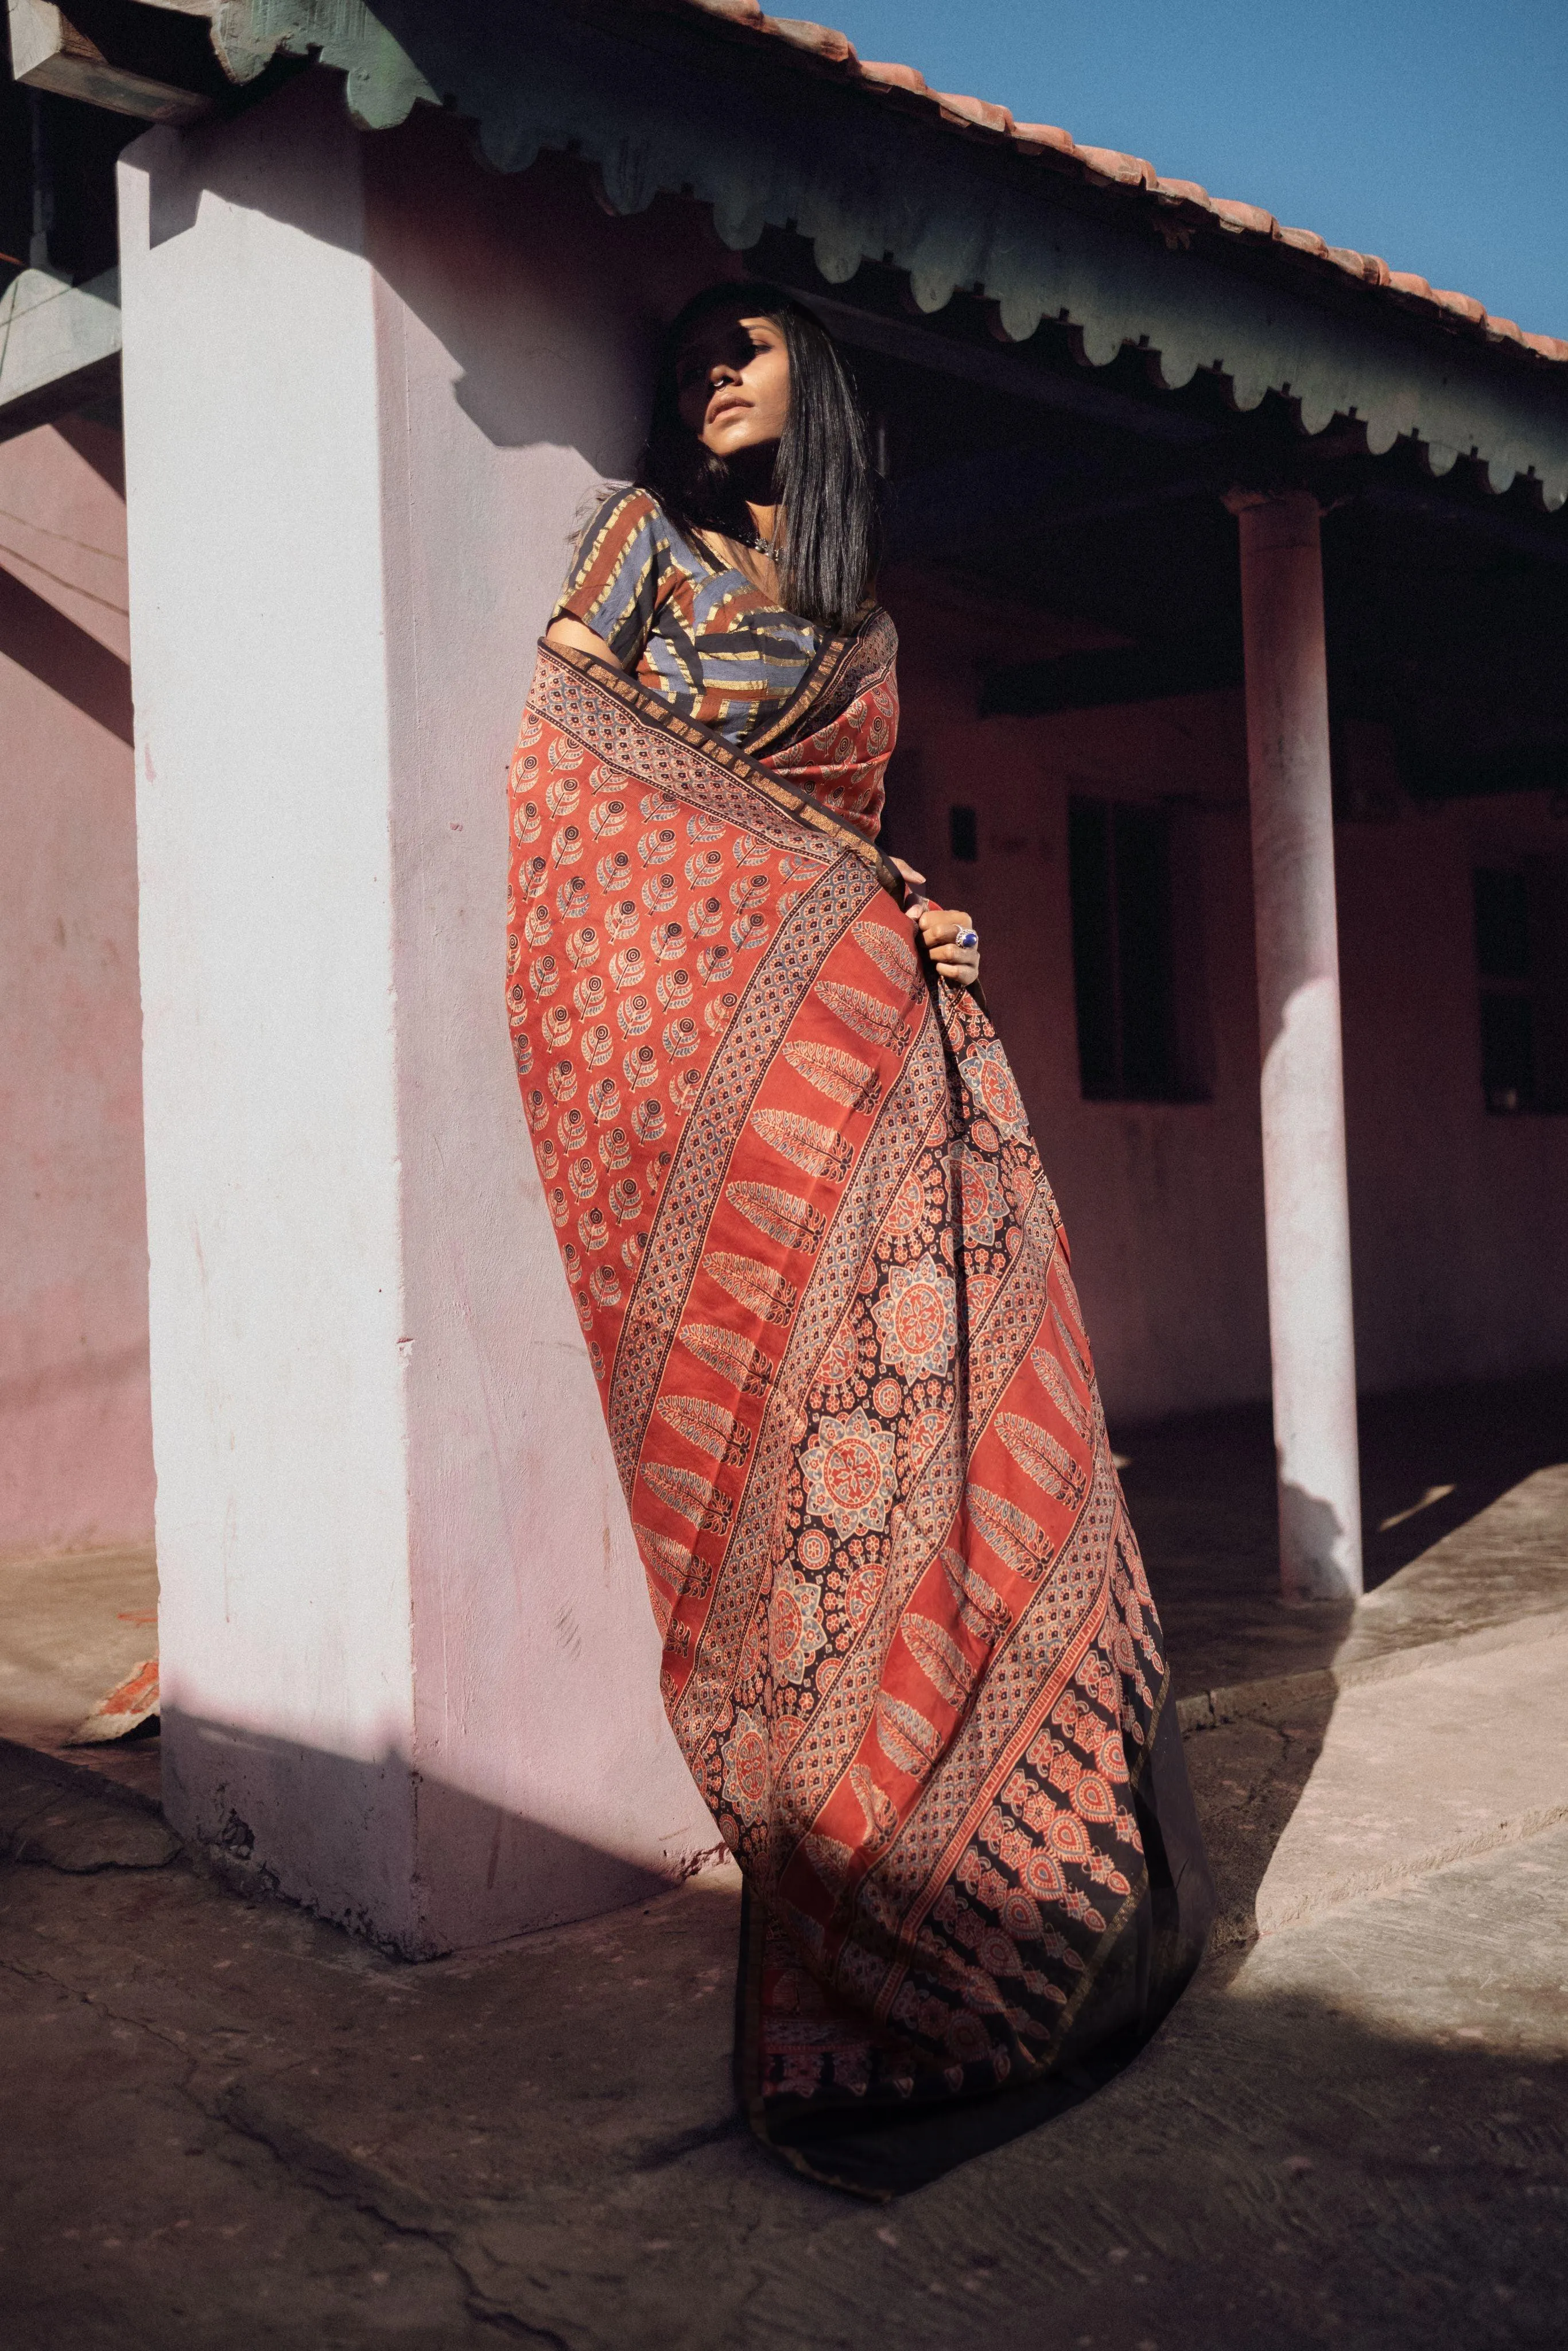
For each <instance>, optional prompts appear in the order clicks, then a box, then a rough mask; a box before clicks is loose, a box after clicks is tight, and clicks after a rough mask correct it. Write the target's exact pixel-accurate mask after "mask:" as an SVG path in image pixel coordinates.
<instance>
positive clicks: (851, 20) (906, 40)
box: [818, 0, 1568, 337]
mask: <svg viewBox="0 0 1568 2351" xmlns="http://www.w3.org/2000/svg"><path fill="white" fill-rule="evenodd" d="M818 13H819V14H820V15H821V18H822V20H823V21H824V22H825V23H828V24H831V25H836V26H838V27H839V29H840V30H841V32H845V33H847V34H848V35H849V37H850V38H851V40H852V41H853V43H854V44H855V47H856V48H857V49H858V50H859V51H860V53H861V55H862V57H896V58H899V59H901V60H902V61H903V62H904V64H906V65H913V66H917V67H918V68H920V71H921V72H922V73H923V74H924V75H925V78H926V80H927V81H929V82H931V83H933V84H934V85H935V86H936V88H937V89H957V90H967V91H968V92H970V93H971V94H972V95H974V96H977V97H980V98H988V99H998V100H999V101H1000V102H1001V103H1002V104H1003V105H1004V106H1010V107H1011V109H1012V110H1013V112H1014V114H1015V115H1017V116H1018V118H1019V120H1020V121H1029V122H1060V123H1063V124H1065V126H1066V128H1067V129H1068V130H1069V131H1071V133H1072V135H1073V137H1074V138H1075V139H1080V140H1082V141H1084V142H1085V143H1086V144H1092V145H1094V146H1101V147H1123V148H1127V149H1130V150H1131V151H1132V152H1133V153H1134V154H1137V155H1146V156H1147V157H1148V158H1149V159H1150V161H1151V162H1153V163H1154V164H1155V168H1156V169H1157V170H1158V171H1160V172H1164V173H1166V176H1167V177H1169V178H1172V179H1183V180H1197V181H1200V182H1201V183H1202V184H1203V185H1204V186H1205V187H1206V188H1207V190H1208V191H1209V193H1210V194H1211V195H1216V196H1241V197H1244V198H1246V199H1247V201H1248V202H1249V203H1251V204H1263V205H1266V206H1267V208H1268V209H1269V210H1270V212H1272V213H1274V214H1277V215H1278V216H1279V217H1280V219H1281V220H1282V221H1285V222H1287V223H1289V224H1290V225H1292V226H1296V227H1301V228H1314V229H1316V230H1317V231H1318V232H1319V233H1320V235H1323V236H1325V237H1326V238H1327V239H1328V241H1329V243H1330V244H1331V245H1351V246H1357V247H1359V249H1360V250H1361V251H1362V252H1364V253H1380V254H1381V255H1382V256H1383V257H1384V259H1385V261H1386V262H1387V263H1388V265H1389V266H1390V268H1392V269H1414V270H1418V271H1419V272H1420V274H1421V276H1422V277H1427V278H1429V279H1430V280H1431V282H1432V284H1433V285H1434V286H1447V287H1458V288H1459V289H1460V290H1461V291H1462V292H1464V293H1467V294H1474V295H1476V296H1478V297H1479V299H1480V300H1481V301H1483V302H1484V303H1485V304H1486V306H1487V308H1488V309H1489V310H1494V311H1500V312H1501V313H1502V315H1503V316H1504V317H1506V318H1511V319H1516V320H1517V321H1518V323H1519V325H1520V326H1521V327H1522V328H1524V329H1526V331H1527V332H1528V331H1534V332H1537V333H1546V334H1557V335H1563V336H1565V337H1568V0H1486V5H1479V0H1469V5H1458V0H1289V4H1288V5H1287V0H1250V5H1239V0H818Z"/></svg>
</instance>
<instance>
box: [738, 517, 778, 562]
mask: <svg viewBox="0 0 1568 2351" xmlns="http://www.w3.org/2000/svg"><path fill="white" fill-rule="evenodd" d="M729 536H730V538H732V539H734V541H735V543H736V545H737V547H746V548H749V549H751V552H752V553H753V554H754V555H764V556H766V557H767V559H768V562H769V563H777V562H778V560H779V546H780V539H779V534H778V533H775V535H774V536H773V538H763V536H762V534H761V532H760V531H759V530H758V528H757V525H756V524H755V523H754V522H748V523H744V524H743V525H742V526H741V528H739V529H738V530H732V531H731V532H730V534H729Z"/></svg>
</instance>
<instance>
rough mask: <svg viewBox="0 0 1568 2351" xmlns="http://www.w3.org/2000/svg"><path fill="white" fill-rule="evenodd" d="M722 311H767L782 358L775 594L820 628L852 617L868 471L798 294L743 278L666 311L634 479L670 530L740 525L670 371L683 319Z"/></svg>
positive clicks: (861, 439) (867, 516)
mask: <svg viewBox="0 0 1568 2351" xmlns="http://www.w3.org/2000/svg"><path fill="white" fill-rule="evenodd" d="M726 310H728V311H731V312H734V313H735V314H737V316H744V317H747V318H757V319H764V318H765V319H772V320H773V321H774V323H775V324H776V325H777V326H778V328H779V331H780V332H781V334H782V335H783V338H784V346H785V350H787V352H788V353H789V423H788V424H787V425H786V426H785V428H784V435H783V438H782V440H781V441H780V442H779V456H778V461H777V464H776V466H775V470H774V483H773V487H774V496H775V498H776V500H777V502H778V504H779V507H781V509H782V512H783V527H782V544H781V546H780V549H779V559H778V560H779V597H780V601H782V602H783V604H784V605H785V606H786V608H787V609H788V610H789V611H792V612H798V613H799V614H800V617H801V618H802V619H803V620H807V621H812V622H816V623H817V625H818V626H819V627H821V628H826V629H832V630H835V631H842V630H846V629H851V628H853V627H854V626H855V625H856V623H857V622H858V621H859V620H860V619H861V617H862V614H863V612H864V611H865V607H866V601H867V598H868V596H869V595H870V593H871V588H872V581H873V574H874V571H875V568H876V557H877V549H878V537H879V533H878V507H877V488H876V477H875V475H874V473H873V467H872V462H871V452H870V449H869V446H868V443H867V436H866V429H865V420H864V418H863V416H862V413H861V406H860V402H859V399H858V398H857V396H856V392H855V388H854V385H853V382H852V380H851V377H850V373H849V370H848V369H847V368H846V366H845V365H844V362H843V359H842V357H841V354H840V351H839V347H838V345H837V344H836V343H835V342H834V340H833V339H832V337H831V335H830V334H829V332H828V330H827V329H826V328H825V327H824V326H823V324H822V322H821V319H819V318H817V317H816V316H815V314H814V313H813V312H812V311H811V310H810V308H808V307H807V305H806V304H805V303H804V302H802V301H801V300H800V298H799V297H798V296H796V295H793V294H790V293H788V292H786V291H785V289H784V288H783V287H779V286H768V285H758V284H747V283H746V282H745V281H736V282H731V283H730V284H727V285H722V286H710V287H707V288H706V291H704V292H703V293H701V294H698V295H695V296H694V298H692V300H691V301H689V302H688V303H687V304H686V305H685V308H684V309H682V310H681V311H680V312H679V313H678V314H677V316H676V317H675V318H674V319H672V320H671V322H670V324H669V326H668V327H667V328H666V329H665V331H664V338H663V340H662V342H661V344H660V348H659V358H658V365H657V370H656V373H655V376H654V383H653V421H652V423H650V425H649V428H648V438H647V442H646V444H645V445H644V447H643V454H642V455H641V457H640V458H639V459H638V462H637V469H636V472H635V475H633V479H634V481H635V482H636V483H637V485H638V486H639V487H641V488H643V489H645V490H647V491H649V492H650V493H651V495H652V496H654V497H655V498H657V499H658V501H659V504H660V505H661V506H662V507H664V511H665V513H666V514H667V515H668V516H669V517H670V520H671V521H672V522H673V523H674V525H675V527H676V528H677V529H679V530H683V531H692V530H717V531H723V532H730V531H733V530H735V529H737V528H740V529H741V530H744V529H745V528H746V525H747V516H746V508H745V502H744V500H743V499H742V497H741V496H740V494H739V491H738V490H737V487H736V486H735V484H734V482H733V481H732V479H731V477H730V469H729V467H728V466H727V465H726V464H725V462H724V460H723V458H722V457H716V456H715V455H714V454H713V453H712V451H711V450H709V449H706V448H705V447H704V446H703V444H702V443H701V442H700V441H699V440H698V438H697V436H696V434H695V433H694V432H693V431H692V430H691V428H690V426H689V425H688V424H686V423H685V421H684V420H683V418H682V416H681V413H680V405H679V386H678V383H677V381H676V372H675V371H676V364H677V361H678V360H679V358H680V353H681V349H682V346H683V344H684V343H685V340H686V339H687V337H688V336H689V335H690V334H691V333H692V331H693V329H695V328H696V327H698V326H700V325H701V324H702V323H703V322H704V321H705V320H706V319H709V318H712V317H714V316H716V315H717V314H719V313H722V312H724V311H726Z"/></svg>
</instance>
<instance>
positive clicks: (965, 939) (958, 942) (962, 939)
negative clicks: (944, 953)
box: [953, 931, 980, 947]
mask: <svg viewBox="0 0 1568 2351" xmlns="http://www.w3.org/2000/svg"><path fill="white" fill-rule="evenodd" d="M979 944H980V934H979V932H978V931H960V932H959V934H958V935H957V937H956V939H955V940H954V942H953V945H954V946H956V947H977V946H979Z"/></svg>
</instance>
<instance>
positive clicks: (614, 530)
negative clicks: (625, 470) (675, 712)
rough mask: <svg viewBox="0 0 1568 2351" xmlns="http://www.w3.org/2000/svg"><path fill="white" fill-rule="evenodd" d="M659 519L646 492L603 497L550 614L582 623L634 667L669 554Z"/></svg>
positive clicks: (650, 622)
mask: <svg viewBox="0 0 1568 2351" xmlns="http://www.w3.org/2000/svg"><path fill="white" fill-rule="evenodd" d="M663 519H664V517H663V516H662V515H661V513H660V511H659V508H658V507H657V506H655V504H654V503H653V499H652V498H651V497H650V496H648V493H647V491H646V490H619V491H617V492H616V494H615V496H613V497H612V498H607V499H606V500H605V502H604V504H603V505H602V506H601V507H600V509H599V511H598V513H597V514H596V515H595V516H594V517H593V519H592V521H591V523H590V524H589V526H588V528H587V529H586V530H585V531H584V532H583V534H582V537H581V538H580V540H579V541H578V546H577V553H576V554H575V555H574V556H573V558H572V560H571V568H570V570H569V571H568V573H567V575H566V581H565V584H564V586H563V587H562V589H561V591H560V594H559V596H558V597H557V599H556V604H555V610H554V611H553V612H552V613H551V614H550V619H551V620H552V621H559V620H561V619H563V618H570V619H571V620H574V621H580V622H582V625H583V627H584V628H585V629H591V630H592V631H593V632H594V634H595V636H599V637H602V638H603V640H604V642H605V643H606V644H607V645H608V646H609V647H610V650H611V652H612V653H613V654H614V655H615V658H616V660H617V661H618V662H620V663H621V664H622V667H623V668H625V669H635V668H636V666H637V664H638V662H639V661H640V659H641V658H642V654H643V647H644V646H645V645H646V643H647V642H648V636H649V632H650V631H651V630H652V628H653V617H654V612H655V610H656V607H657V602H658V591H659V579H660V573H661V570H662V569H663V561H664V560H667V558H668V554H669V548H668V543H667V541H666V540H665V538H664V533H663V531H662V530H661V529H660V525H661V523H662V522H663Z"/></svg>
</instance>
